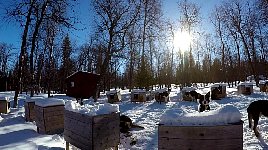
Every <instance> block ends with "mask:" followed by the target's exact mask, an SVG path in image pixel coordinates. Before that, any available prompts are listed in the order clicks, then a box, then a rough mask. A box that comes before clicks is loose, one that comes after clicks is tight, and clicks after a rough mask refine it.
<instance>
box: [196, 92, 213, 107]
mask: <svg viewBox="0 0 268 150" xmlns="http://www.w3.org/2000/svg"><path fill="white" fill-rule="evenodd" d="M209 98H210V92H208V93H207V94H206V95H201V94H200V95H199V97H198V99H199V101H198V102H199V106H198V111H199V112H203V111H205V110H210V106H209V102H210V99H209Z"/></svg>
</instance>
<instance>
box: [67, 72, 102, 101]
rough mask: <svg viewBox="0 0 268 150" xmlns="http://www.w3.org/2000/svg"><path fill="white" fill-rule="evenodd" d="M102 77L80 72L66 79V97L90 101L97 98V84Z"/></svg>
mask: <svg viewBox="0 0 268 150" xmlns="http://www.w3.org/2000/svg"><path fill="white" fill-rule="evenodd" d="M99 81H100V75H99V74H95V73H90V72H83V71H78V72H75V73H74V74H72V75H70V76H69V77H67V78H66V79H65V82H66V84H67V91H66V95H67V96H70V97H75V98H76V99H88V98H90V97H91V96H93V97H94V96H96V91H97V84H98V83H99Z"/></svg>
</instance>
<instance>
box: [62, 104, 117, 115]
mask: <svg viewBox="0 0 268 150" xmlns="http://www.w3.org/2000/svg"><path fill="white" fill-rule="evenodd" d="M65 109H66V110H69V111H73V112H77V113H81V114H86V115H89V116H96V115H101V114H110V113H113V112H119V105H117V104H110V103H104V104H95V105H89V104H85V105H82V106H81V105H80V104H78V103H76V102H74V101H66V103H65Z"/></svg>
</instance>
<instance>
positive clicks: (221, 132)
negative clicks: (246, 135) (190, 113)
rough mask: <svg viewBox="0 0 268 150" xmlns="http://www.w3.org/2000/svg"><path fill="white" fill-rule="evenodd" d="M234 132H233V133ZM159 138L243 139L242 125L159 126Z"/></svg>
mask: <svg viewBox="0 0 268 150" xmlns="http://www.w3.org/2000/svg"><path fill="white" fill-rule="evenodd" d="M234 131H235V132H234ZM158 133H159V137H160V138H161V137H168V138H180V139H219V137H221V138H222V139H232V138H234V139H236V138H243V124H240V125H225V126H159V127H158Z"/></svg>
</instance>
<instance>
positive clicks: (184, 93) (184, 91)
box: [181, 87, 196, 101]
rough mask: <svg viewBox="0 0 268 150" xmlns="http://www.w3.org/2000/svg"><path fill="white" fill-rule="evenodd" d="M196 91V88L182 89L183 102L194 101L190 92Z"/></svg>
mask: <svg viewBox="0 0 268 150" xmlns="http://www.w3.org/2000/svg"><path fill="white" fill-rule="evenodd" d="M195 90H196V88H195V87H184V88H182V89H181V96H182V100H184V101H193V100H194V97H192V96H191V95H190V93H189V92H191V91H195Z"/></svg>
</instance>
